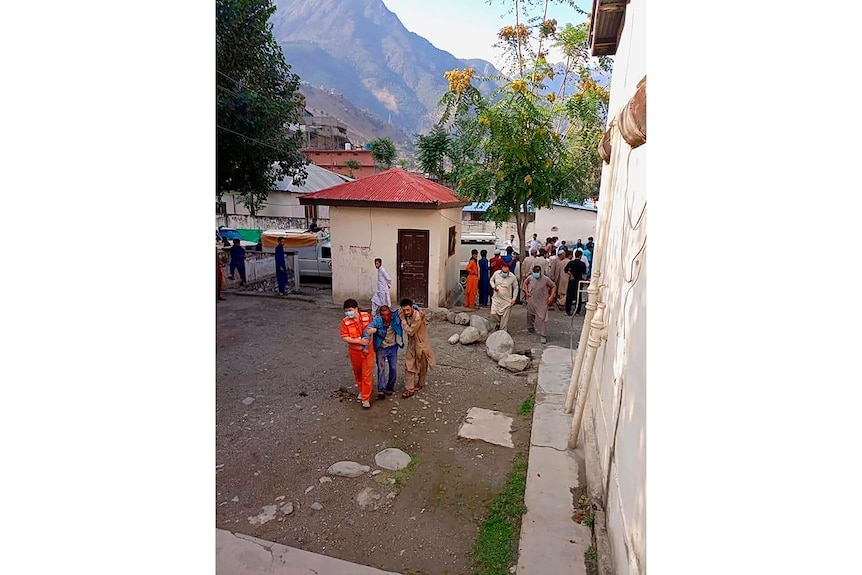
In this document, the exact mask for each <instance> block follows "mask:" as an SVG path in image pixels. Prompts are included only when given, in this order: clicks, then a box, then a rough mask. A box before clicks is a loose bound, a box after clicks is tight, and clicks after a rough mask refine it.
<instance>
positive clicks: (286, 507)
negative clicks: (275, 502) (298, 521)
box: [281, 501, 293, 515]
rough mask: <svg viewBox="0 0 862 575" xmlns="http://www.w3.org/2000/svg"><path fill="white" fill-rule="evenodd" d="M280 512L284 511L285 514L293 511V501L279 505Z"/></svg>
mask: <svg viewBox="0 0 862 575" xmlns="http://www.w3.org/2000/svg"><path fill="white" fill-rule="evenodd" d="M281 512H282V513H284V514H285V515H290V514H291V513H293V502H292V501H288V502H287V503H285V504H284V505H282V506H281Z"/></svg>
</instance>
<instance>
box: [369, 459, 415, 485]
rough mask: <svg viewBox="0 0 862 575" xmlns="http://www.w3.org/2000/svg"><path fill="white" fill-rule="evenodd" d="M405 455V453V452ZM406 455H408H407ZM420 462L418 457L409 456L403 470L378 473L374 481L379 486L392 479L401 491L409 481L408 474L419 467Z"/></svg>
mask: <svg viewBox="0 0 862 575" xmlns="http://www.w3.org/2000/svg"><path fill="white" fill-rule="evenodd" d="M405 453H406V452H405ZM407 455H410V454H409V453H408V454H407ZM421 462H422V458H421V457H419V456H418V455H410V463H408V464H407V467H405V468H404V469H399V470H398V471H391V472H388V473H387V472H384V473H378V474H377V475H375V476H374V481H376V482H377V483H379V484H381V485H385V484H388V483H389V479H394V480H395V483H394V484H393V485H395V487H397V488H399V489H401V488H402V487H404V486H405V485H406V484H407V480H408V479H410V474H411V473H413V471H414V470H415V469H416V468H417V467H419V464H420V463H421Z"/></svg>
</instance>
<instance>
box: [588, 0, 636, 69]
mask: <svg viewBox="0 0 862 575" xmlns="http://www.w3.org/2000/svg"><path fill="white" fill-rule="evenodd" d="M629 1H630V0H594V1H593V12H592V16H591V18H590V39H591V47H592V55H593V56H613V55H614V54H616V53H617V45H618V44H619V38H620V33H621V31H622V28H623V23H624V22H625V17H626V6H627V5H628V3H629Z"/></svg>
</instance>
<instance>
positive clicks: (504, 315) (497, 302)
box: [491, 261, 519, 331]
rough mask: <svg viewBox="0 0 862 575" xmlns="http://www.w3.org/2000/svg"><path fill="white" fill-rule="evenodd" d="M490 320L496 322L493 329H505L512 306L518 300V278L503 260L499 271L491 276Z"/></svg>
mask: <svg viewBox="0 0 862 575" xmlns="http://www.w3.org/2000/svg"><path fill="white" fill-rule="evenodd" d="M491 293H493V294H494V297H492V298H491V322H492V323H495V324H496V327H495V328H494V330H495V331H496V330H498V329H502V330H504V331H505V330H506V329H507V328H508V327H509V316H510V315H511V314H512V306H514V305H515V302H516V301H518V293H519V291H518V280H517V279H515V274H513V273H510V272H509V264H507V263H506V262H505V261H504V262H503V267H502V269H501V270H500V271H498V272H496V273H495V274H494V275H493V276H491Z"/></svg>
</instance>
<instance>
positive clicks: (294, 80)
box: [216, 0, 307, 214]
mask: <svg viewBox="0 0 862 575" xmlns="http://www.w3.org/2000/svg"><path fill="white" fill-rule="evenodd" d="M273 12H275V6H274V5H273V2H272V0H216V126H217V128H216V196H217V197H218V198H219V199H221V197H222V196H223V195H224V194H225V193H235V194H237V196H238V199H239V201H240V203H241V204H243V205H245V206H246V208H248V210H249V212H250V213H252V214H255V213H256V212H257V211H258V210H259V209H260V208H261V207H263V205H265V203H266V199H267V196H268V195H269V191H270V190H272V189H274V188H275V183H276V182H277V181H278V180H280V179H282V178H284V177H286V176H292V177H293V178H294V181H295V182H296V183H300V182H302V180H303V179H304V178H305V176H306V172H305V168H304V166H305V164H306V163H307V162H306V160H305V158H304V157H303V155H302V153H301V147H302V134H301V133H300V132H299V131H298V130H291V129H290V127H291V126H293V125H296V124H298V123H299V119H300V116H301V114H302V110H303V106H304V103H303V99H302V95H301V94H300V93H299V92H298V90H299V77H298V76H297V75H296V74H294V73H292V72H291V71H290V66H289V65H288V64H287V63H286V62H285V61H284V56H283V54H282V52H281V48H280V47H279V46H278V44H277V43H276V41H275V39H274V38H273V36H272V24H270V23H269V18H270V16H271V15H272V14H273Z"/></svg>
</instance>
